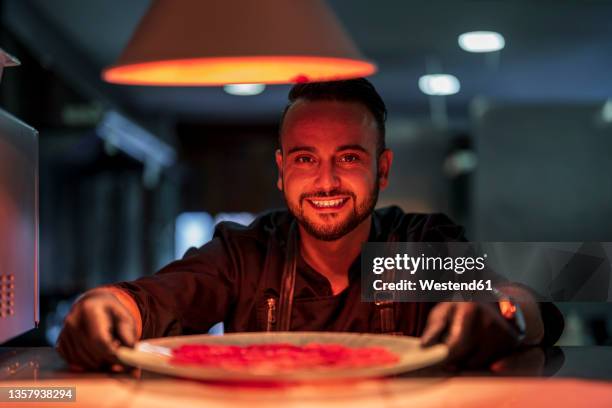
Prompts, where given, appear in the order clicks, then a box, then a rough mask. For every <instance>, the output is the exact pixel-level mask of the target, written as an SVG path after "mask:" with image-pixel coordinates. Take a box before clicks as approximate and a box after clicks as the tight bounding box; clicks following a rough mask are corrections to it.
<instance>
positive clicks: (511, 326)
mask: <svg viewBox="0 0 612 408" xmlns="http://www.w3.org/2000/svg"><path fill="white" fill-rule="evenodd" d="M289 100H290V102H289V105H288V106H287V108H286V109H285V111H284V113H283V117H282V119H281V126H280V137H279V142H280V148H279V149H278V150H277V152H276V164H277V165H278V173H279V175H278V181H277V185H278V188H279V190H280V191H282V193H283V195H284V198H285V201H286V203H287V207H288V211H276V212H270V213H267V214H264V215H262V216H260V217H258V218H257V219H256V220H255V221H254V222H253V223H252V224H251V225H250V226H249V227H241V226H238V225H236V224H232V223H222V224H220V225H219V226H218V227H217V229H216V232H215V237H214V238H213V240H212V241H211V242H209V243H208V244H206V245H204V246H203V247H201V248H199V249H197V250H195V249H194V250H191V251H189V252H188V253H187V254H186V256H185V257H184V258H183V259H182V260H180V261H177V262H174V263H172V264H170V265H168V266H167V267H165V268H164V269H162V270H161V271H159V272H158V273H157V274H155V275H154V276H150V277H144V278H141V279H138V280H136V281H134V282H124V283H119V284H116V285H110V286H107V287H102V288H98V289H94V290H92V291H89V292H87V293H86V294H85V295H84V296H82V297H81V298H80V299H79V301H78V302H76V303H75V305H74V306H73V308H72V310H71V312H70V313H69V315H68V316H67V317H66V321H65V325H64V329H63V330H62V333H61V335H60V338H59V340H58V346H57V347H58V351H59V352H60V354H61V355H62V356H63V357H64V358H65V359H66V360H67V361H68V362H70V363H72V364H74V365H78V366H81V367H83V368H87V369H100V368H104V367H107V366H109V365H110V364H113V363H116V362H117V360H116V358H115V357H114V352H115V350H116V348H117V347H118V346H119V345H120V344H125V345H128V346H131V345H133V344H134V342H135V341H136V340H137V339H140V338H149V337H160V336H168V335H179V334H190V333H205V332H207V331H208V329H209V328H210V327H211V326H212V325H213V324H215V323H217V322H219V321H223V322H224V323H225V329H226V331H230V332H233V331H265V330H267V331H271V330H326V331H353V332H375V333H376V332H378V333H381V332H383V333H384V332H387V333H389V332H393V333H397V332H401V333H402V334H405V335H411V336H421V337H422V342H423V345H425V346H427V345H430V344H434V343H437V342H444V343H446V344H448V346H449V348H450V356H449V361H450V362H451V363H468V364H472V365H482V364H484V363H486V362H488V361H490V360H491V359H492V358H494V357H497V356H500V355H502V354H504V353H507V352H509V351H511V350H513V349H514V348H516V347H517V346H519V345H520V344H528V345H535V344H541V343H547V344H550V343H553V342H554V341H556V339H557V338H558V337H559V335H560V331H561V328H562V320H561V318H560V315H559V314H558V311H557V310H556V309H555V308H554V306H552V305H550V304H542V305H538V304H537V303H536V302H534V301H533V300H532V298H531V297H530V296H529V294H528V292H527V291H525V290H523V289H521V288H519V287H514V286H508V287H505V288H503V291H504V292H505V293H506V294H508V295H520V299H521V302H519V304H518V305H515V306H517V307H519V309H520V310H522V314H523V315H524V320H525V323H526V324H525V325H523V326H521V327H519V326H518V325H517V322H516V321H515V318H516V316H515V315H510V316H509V315H504V314H503V313H501V312H500V308H499V307H498V305H497V304H496V303H470V302H465V303H437V304H435V303H419V302H412V303H396V304H391V305H389V304H386V305H384V304H383V305H382V306H381V305H380V304H379V305H376V304H373V303H365V302H361V299H360V295H361V292H360V279H359V274H360V271H359V264H360V263H359V258H360V251H361V245H362V243H364V242H366V241H379V242H385V241H391V240H393V241H424V242H434V241H465V237H464V235H463V229H462V228H461V227H459V226H457V225H455V224H453V223H452V222H451V221H450V220H449V219H448V218H447V217H445V216H444V215H441V214H432V215H425V214H405V213H404V212H402V210H400V209H399V208H397V207H390V208H386V209H381V210H376V211H374V207H375V205H376V201H377V198H378V193H379V190H383V189H385V188H386V187H387V184H388V182H389V174H390V169H391V165H392V162H393V153H392V152H391V151H390V150H389V149H387V148H386V147H385V118H386V108H385V105H384V102H383V101H382V99H381V98H380V96H379V95H378V93H377V92H376V90H375V89H374V87H373V86H372V85H371V84H370V83H369V82H368V81H367V80H365V79H357V80H349V81H338V82H329V83H318V84H317V83H313V84H299V85H296V86H294V87H293V89H292V90H291V93H290V95H289ZM513 310H514V309H513Z"/></svg>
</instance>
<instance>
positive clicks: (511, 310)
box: [499, 300, 516, 319]
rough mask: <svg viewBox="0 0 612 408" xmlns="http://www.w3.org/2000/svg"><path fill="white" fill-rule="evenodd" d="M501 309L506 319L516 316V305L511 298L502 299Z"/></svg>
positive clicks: (500, 302)
mask: <svg viewBox="0 0 612 408" xmlns="http://www.w3.org/2000/svg"><path fill="white" fill-rule="evenodd" d="M499 310H500V312H501V314H502V316H504V317H505V318H506V319H512V318H514V315H515V314H516V306H515V305H513V304H512V302H510V301H509V300H500V301H499Z"/></svg>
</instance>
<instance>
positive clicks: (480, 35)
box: [459, 31, 506, 52]
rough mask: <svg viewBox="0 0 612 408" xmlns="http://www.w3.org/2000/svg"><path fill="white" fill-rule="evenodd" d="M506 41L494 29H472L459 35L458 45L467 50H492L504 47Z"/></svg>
mask: <svg viewBox="0 0 612 408" xmlns="http://www.w3.org/2000/svg"><path fill="white" fill-rule="evenodd" d="M505 45H506V41H505V40H504V37H503V36H502V35H501V34H500V33H496V32H494V31H472V32H469V33H463V34H461V35H460V36H459V46H460V47H461V48H462V49H463V50H465V51H468V52H493V51H499V50H501V49H503V48H504V46H505Z"/></svg>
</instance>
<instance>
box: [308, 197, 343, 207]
mask: <svg viewBox="0 0 612 408" xmlns="http://www.w3.org/2000/svg"><path fill="white" fill-rule="evenodd" d="M349 198H350V197H333V198H328V197H326V198H307V199H306V201H308V203H309V204H310V205H311V206H312V207H313V208H315V209H317V210H339V209H340V208H342V207H343V206H344V205H345V204H346V202H347V201H348V200H349Z"/></svg>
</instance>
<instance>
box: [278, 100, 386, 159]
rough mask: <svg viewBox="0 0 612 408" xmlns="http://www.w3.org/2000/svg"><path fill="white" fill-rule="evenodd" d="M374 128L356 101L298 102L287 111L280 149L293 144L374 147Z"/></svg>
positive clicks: (366, 110) (371, 121)
mask: <svg viewBox="0 0 612 408" xmlns="http://www.w3.org/2000/svg"><path fill="white" fill-rule="evenodd" d="M377 135H378V128H377V126H376V120H375V119H374V116H373V115H372V113H371V112H370V111H369V110H368V109H367V108H366V107H365V106H364V105H363V104H360V103H358V102H343V101H307V100H298V101H296V102H295V103H294V104H293V105H292V106H291V108H289V110H288V111H287V114H286V116H285V120H284V122H283V128H282V129H281V137H282V143H283V147H284V148H285V149H287V148H291V146H289V145H295V144H305V143H310V144H320V143H321V142H324V143H325V144H326V145H332V144H334V142H335V143H336V144H339V145H343V144H363V145H364V146H363V147H364V148H369V147H373V146H375V145H376V138H377Z"/></svg>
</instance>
